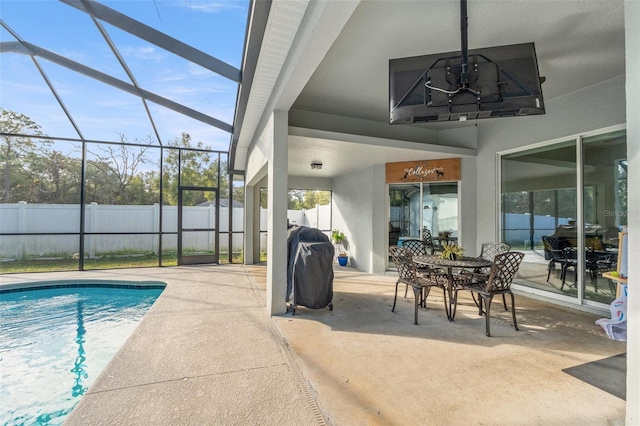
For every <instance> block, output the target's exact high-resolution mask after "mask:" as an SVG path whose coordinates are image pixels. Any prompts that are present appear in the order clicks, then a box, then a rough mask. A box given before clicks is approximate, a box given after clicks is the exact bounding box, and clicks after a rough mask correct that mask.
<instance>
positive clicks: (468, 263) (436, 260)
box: [414, 255, 492, 321]
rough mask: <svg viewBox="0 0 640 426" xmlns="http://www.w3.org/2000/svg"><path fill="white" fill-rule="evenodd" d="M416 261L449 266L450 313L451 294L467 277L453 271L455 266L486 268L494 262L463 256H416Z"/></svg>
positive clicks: (447, 281) (443, 266) (447, 285)
mask: <svg viewBox="0 0 640 426" xmlns="http://www.w3.org/2000/svg"><path fill="white" fill-rule="evenodd" d="M414 260H415V263H417V264H418V265H426V266H431V267H433V266H435V267H439V268H447V273H446V287H447V293H448V294H449V310H448V312H447V313H448V314H450V313H451V306H452V304H451V296H452V294H453V289H454V287H455V286H456V285H457V284H458V282H459V281H464V280H466V279H467V278H466V277H464V276H461V275H460V274H457V273H455V274H454V272H453V270H454V268H455V269H456V270H460V269H464V268H468V269H477V268H486V267H488V266H491V264H492V262H491V261H489V260H485V259H480V258H478V257H462V258H459V259H455V260H454V259H443V258H441V257H440V256H433V255H432V256H428V255H427V256H416V257H415V258H414ZM448 318H449V321H453V317H452V316H451V315H448Z"/></svg>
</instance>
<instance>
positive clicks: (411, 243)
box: [402, 240, 427, 256]
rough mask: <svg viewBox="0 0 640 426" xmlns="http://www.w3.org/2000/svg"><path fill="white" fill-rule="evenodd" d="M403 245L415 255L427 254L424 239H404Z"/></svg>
mask: <svg viewBox="0 0 640 426" xmlns="http://www.w3.org/2000/svg"><path fill="white" fill-rule="evenodd" d="M402 247H404V248H406V249H408V250H409V251H411V254H413V255H414V256H425V255H426V254H427V247H426V244H425V243H424V241H422V240H403V241H402Z"/></svg>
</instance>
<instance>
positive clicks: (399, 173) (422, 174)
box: [385, 158, 460, 183]
mask: <svg viewBox="0 0 640 426" xmlns="http://www.w3.org/2000/svg"><path fill="white" fill-rule="evenodd" d="M386 169H387V170H386V180H385V181H386V183H402V182H451V181H458V180H460V159H459V158H446V159H442V160H423V161H405V162H402V163H387V164H386Z"/></svg>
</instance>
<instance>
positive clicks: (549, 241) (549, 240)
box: [542, 235, 570, 260]
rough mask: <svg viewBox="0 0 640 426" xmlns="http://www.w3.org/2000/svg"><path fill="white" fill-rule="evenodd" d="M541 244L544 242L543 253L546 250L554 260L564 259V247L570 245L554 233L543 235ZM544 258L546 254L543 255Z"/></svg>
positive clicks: (565, 257)
mask: <svg viewBox="0 0 640 426" xmlns="http://www.w3.org/2000/svg"><path fill="white" fill-rule="evenodd" d="M542 244H544V250H545V254H546V253H547V252H548V253H549V256H550V257H551V259H554V260H566V259H567V257H568V256H567V254H566V253H564V249H565V248H568V247H570V245H569V244H568V243H567V242H566V241H564V240H561V239H560V238H558V237H556V236H555V235H543V236H542ZM545 259H546V256H545Z"/></svg>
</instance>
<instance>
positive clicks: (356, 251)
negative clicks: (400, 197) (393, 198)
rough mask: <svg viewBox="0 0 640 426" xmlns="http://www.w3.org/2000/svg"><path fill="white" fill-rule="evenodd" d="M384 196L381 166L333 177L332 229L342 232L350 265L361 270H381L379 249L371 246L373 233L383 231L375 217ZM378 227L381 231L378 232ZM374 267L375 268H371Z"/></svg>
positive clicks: (377, 271)
mask: <svg viewBox="0 0 640 426" xmlns="http://www.w3.org/2000/svg"><path fill="white" fill-rule="evenodd" d="M384 200H385V198H384V165H377V166H373V167H367V168H365V169H361V170H357V171H355V172H353V173H349V174H347V175H344V176H339V177H337V178H334V180H333V203H334V207H333V228H334V229H340V230H342V231H344V233H345V234H346V236H347V243H348V245H347V249H348V252H349V256H350V262H351V266H353V267H354V268H357V269H360V270H361V271H365V272H372V273H380V270H382V272H384V266H382V267H381V266H380V259H379V257H380V255H381V254H380V252H379V250H380V248H378V252H377V253H374V252H375V251H376V250H372V248H373V247H374V234H376V235H378V237H377V239H376V240H377V241H378V246H379V245H380V242H379V238H380V237H379V234H380V232H382V234H384V232H385V230H384V224H385V222H384V221H380V222H375V223H374V221H373V220H374V217H375V218H376V219H377V220H379V218H380V209H382V211H384V209H385V207H386V203H385V201H384ZM380 228H382V231H380ZM374 266H375V268H374Z"/></svg>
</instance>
